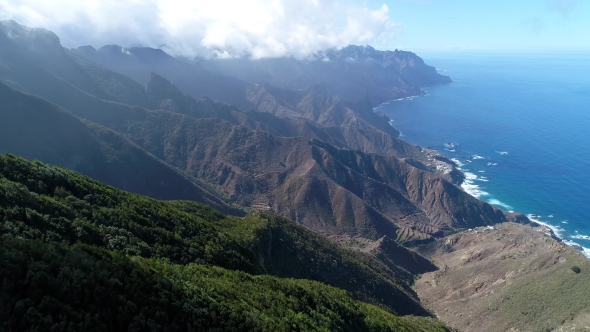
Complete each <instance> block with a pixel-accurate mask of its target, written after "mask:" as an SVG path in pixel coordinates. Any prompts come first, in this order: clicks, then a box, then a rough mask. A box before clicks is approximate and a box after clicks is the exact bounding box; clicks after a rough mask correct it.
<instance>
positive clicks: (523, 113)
mask: <svg viewBox="0 0 590 332" xmlns="http://www.w3.org/2000/svg"><path fill="white" fill-rule="evenodd" d="M424 60H425V62H426V63H428V64H430V65H433V66H435V67H436V68H437V70H438V71H439V72H440V73H441V74H443V75H448V76H450V77H451V78H452V79H453V83H451V84H447V85H437V86H432V87H428V88H425V89H423V90H424V91H425V92H426V95H425V96H420V97H410V98H405V99H400V100H395V101H390V102H387V103H384V104H382V105H380V106H378V107H377V108H376V109H377V110H379V111H382V112H384V113H385V114H387V115H388V116H389V117H390V118H391V119H392V125H393V126H394V127H395V128H397V129H398V130H400V131H401V133H402V139H404V140H405V141H407V142H409V143H412V144H416V145H419V146H422V147H429V148H432V149H435V150H438V151H439V152H441V153H442V154H444V155H446V156H447V157H449V158H452V159H453V160H454V161H455V162H456V163H457V165H459V167H460V168H461V170H462V171H463V173H464V174H465V175H466V181H465V183H464V184H463V188H464V190H465V191H467V192H468V193H470V194H471V195H473V196H475V197H477V198H479V199H482V200H484V201H487V202H489V203H491V204H493V205H495V206H497V207H499V208H501V209H503V210H507V211H516V212H522V213H524V214H526V215H528V216H529V218H531V219H533V220H536V221H538V222H540V223H544V224H547V225H548V226H550V227H551V228H552V229H553V231H554V232H555V234H556V235H557V236H558V237H560V238H562V239H563V240H564V242H565V243H567V244H569V245H576V244H577V245H579V246H581V247H583V252H584V254H585V255H586V256H588V257H590V55H565V54H555V55H522V54H520V55H514V54H510V55H500V54H493V55H491V54H469V55H465V54H443V55H441V54H436V55H435V54H433V55H427V56H426V57H424Z"/></svg>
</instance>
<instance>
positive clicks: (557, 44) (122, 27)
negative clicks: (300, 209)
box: [0, 0, 590, 58]
mask: <svg viewBox="0 0 590 332" xmlns="http://www.w3.org/2000/svg"><path fill="white" fill-rule="evenodd" d="M4 19H13V20H15V21H17V22H18V23H20V24H23V25H27V26H30V27H42V28H46V29H49V30H51V31H53V32H55V33H56V34H57V35H58V36H59V37H60V39H61V42H62V44H63V45H64V46H66V47H78V46H82V45H92V46H94V47H97V48H98V47H101V46H103V45H106V44H119V45H122V46H125V47H132V46H149V47H157V48H163V49H164V50H166V51H167V52H169V53H172V54H174V55H182V56H187V57H194V56H217V57H235V56H249V57H252V58H265V57H281V56H294V57H297V58H305V57H307V56H309V55H311V54H313V53H315V52H317V51H318V50H322V49H326V48H331V47H343V46H346V45H348V44H361V45H364V44H370V45H372V46H374V47H376V48H377V49H391V50H393V49H396V48H397V49H403V50H409V51H413V52H487V53H489V52H501V53H511V52H519V53H555V52H560V53H563V52H566V53H568V52H570V53H576V52H577V53H588V54H590V1H589V0H493V1H492V0H390V1H378V0H364V1H362V0H238V1H235V0H234V1H230V0H213V1H211V0H207V1H204V0H193V1H187V0H51V1H47V0H0V20H4Z"/></svg>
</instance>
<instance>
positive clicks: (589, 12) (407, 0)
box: [366, 0, 590, 53]
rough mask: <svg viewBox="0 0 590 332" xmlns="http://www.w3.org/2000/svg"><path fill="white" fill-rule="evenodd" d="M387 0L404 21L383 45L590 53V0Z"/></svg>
mask: <svg viewBox="0 0 590 332" xmlns="http://www.w3.org/2000/svg"><path fill="white" fill-rule="evenodd" d="M383 3H385V4H387V6H388V7H389V17H390V19H391V20H392V21H394V22H397V23H400V24H401V26H400V27H398V28H397V29H396V30H397V31H396V34H395V36H396V37H395V38H393V39H390V40H380V41H375V44H376V46H377V47H378V48H389V49H391V48H400V49H406V50H411V51H416V52H420V51H421V52H525V53H554V52H559V53H561V52H565V53H570V52H583V53H590V1H588V0H579V1H575V0H494V1H488V0H485V1H481V0H394V1H386V2H383V1H374V0H372V1H367V2H366V5H367V6H368V7H371V8H375V7H378V6H380V5H382V4H383Z"/></svg>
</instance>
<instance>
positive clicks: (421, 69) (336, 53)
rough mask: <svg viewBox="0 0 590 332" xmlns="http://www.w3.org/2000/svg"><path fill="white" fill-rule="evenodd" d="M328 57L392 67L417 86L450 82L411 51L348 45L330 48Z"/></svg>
mask: <svg viewBox="0 0 590 332" xmlns="http://www.w3.org/2000/svg"><path fill="white" fill-rule="evenodd" d="M328 57H329V58H330V59H331V60H332V59H337V60H340V61H347V62H353V63H364V64H379V65H380V66H382V67H384V68H388V67H392V68H394V69H395V70H397V71H398V72H399V73H400V74H401V75H402V76H403V78H404V79H406V80H407V81H409V82H410V83H412V84H414V85H418V86H426V85H433V84H444V83H451V78H450V77H448V76H444V75H440V74H439V73H438V72H437V71H436V68H434V67H432V66H429V65H427V64H425V63H424V60H422V58H420V57H419V56H417V55H416V54H414V53H412V52H405V51H399V50H395V51H377V50H375V49H374V48H372V47H371V46H356V45H349V46H347V47H345V48H342V49H340V50H330V51H329V52H328Z"/></svg>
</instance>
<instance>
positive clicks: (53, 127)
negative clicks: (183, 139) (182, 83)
mask: <svg viewBox="0 0 590 332" xmlns="http://www.w3.org/2000/svg"><path fill="white" fill-rule="evenodd" d="M0 103H1V104H2V105H3V106H2V111H1V112H0V153H6V152H11V153H16V154H19V155H22V156H24V157H27V158H34V159H39V160H43V161H45V162H50V163H53V164H56V165H60V166H64V167H68V168H70V169H73V170H76V171H78V172H82V173H84V174H87V175H89V176H92V177H94V178H96V179H100V180H101V181H104V182H106V183H108V184H110V185H113V186H116V187H119V188H122V189H126V190H129V191H133V192H136V193H140V194H144V195H148V196H151V197H154V198H159V199H190V200H197V201H200V202H203V203H206V204H209V205H211V206H214V207H215V208H217V209H219V210H221V211H226V212H228V213H235V214H240V213H241V212H240V210H239V209H237V208H235V207H231V206H229V205H228V204H227V203H226V202H224V201H223V200H222V199H220V198H219V197H218V196H219V194H218V193H215V192H214V191H212V190H211V189H210V188H207V185H204V184H203V183H202V182H200V181H199V180H197V179H194V178H190V177H188V176H187V175H186V174H183V173H182V172H180V171H178V170H176V169H174V168H173V167H170V165H168V164H166V163H165V162H162V161H161V160H159V159H158V158H156V157H154V156H153V155H151V154H150V153H149V152H147V151H145V150H144V149H142V148H141V147H139V146H137V145H136V144H134V143H132V142H131V141H129V140H128V139H126V138H125V137H124V136H122V135H120V134H118V133H116V132H114V131H112V130H109V129H107V128H105V127H103V126H100V125H97V124H94V123H91V122H88V121H84V120H81V119H79V118H77V117H75V116H74V115H73V114H71V113H69V112H68V111H66V110H64V109H62V108H60V107H58V106H56V105H54V104H51V103H49V102H47V101H45V100H43V99H41V98H38V97H35V96H32V95H27V94H24V93H21V92H19V91H16V90H13V89H11V88H9V87H7V86H6V85H4V84H3V83H2V82H0Z"/></svg>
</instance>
